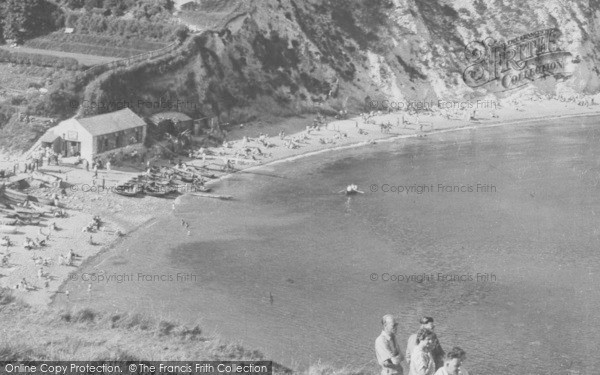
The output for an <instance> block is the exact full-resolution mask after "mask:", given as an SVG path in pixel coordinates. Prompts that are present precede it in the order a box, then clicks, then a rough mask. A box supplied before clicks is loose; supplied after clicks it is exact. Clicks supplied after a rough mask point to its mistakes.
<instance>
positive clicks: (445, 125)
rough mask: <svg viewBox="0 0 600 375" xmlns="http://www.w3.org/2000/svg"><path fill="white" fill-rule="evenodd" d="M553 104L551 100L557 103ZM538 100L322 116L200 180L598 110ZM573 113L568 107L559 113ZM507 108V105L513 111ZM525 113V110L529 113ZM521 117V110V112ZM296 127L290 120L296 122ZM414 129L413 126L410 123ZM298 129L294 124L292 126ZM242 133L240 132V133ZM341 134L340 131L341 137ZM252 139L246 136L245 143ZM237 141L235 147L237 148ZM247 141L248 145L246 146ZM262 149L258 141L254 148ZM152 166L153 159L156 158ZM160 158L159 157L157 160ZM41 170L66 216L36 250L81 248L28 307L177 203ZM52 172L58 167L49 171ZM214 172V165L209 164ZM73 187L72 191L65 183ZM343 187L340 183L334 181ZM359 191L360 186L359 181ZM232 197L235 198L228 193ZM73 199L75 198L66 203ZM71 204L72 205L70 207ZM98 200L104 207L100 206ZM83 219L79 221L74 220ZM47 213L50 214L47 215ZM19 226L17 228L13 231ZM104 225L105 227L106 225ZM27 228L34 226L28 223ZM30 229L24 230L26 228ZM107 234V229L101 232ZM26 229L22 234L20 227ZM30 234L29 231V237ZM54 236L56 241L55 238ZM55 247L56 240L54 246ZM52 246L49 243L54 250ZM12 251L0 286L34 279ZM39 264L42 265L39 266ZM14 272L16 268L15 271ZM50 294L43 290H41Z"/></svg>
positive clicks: (114, 176) (49, 300) (227, 151)
mask: <svg viewBox="0 0 600 375" xmlns="http://www.w3.org/2000/svg"><path fill="white" fill-rule="evenodd" d="M557 102H558V101H557ZM532 103H536V104H539V107H540V108H538V109H539V110H534V109H531V110H528V111H524V112H517V113H510V111H511V110H512V108H502V109H501V110H499V111H497V112H498V113H499V114H500V118H493V117H489V118H482V119H478V120H476V121H468V120H448V119H444V118H441V116H435V115H434V116H427V117H426V118H425V120H429V121H427V122H425V121H423V122H422V124H426V125H423V127H425V126H427V128H428V129H425V130H424V131H423V132H421V131H420V129H418V128H416V127H414V126H415V124H414V123H413V124H412V126H411V127H410V128H409V127H407V126H405V127H403V128H397V127H393V128H392V130H395V131H396V132H390V133H383V132H380V125H379V124H380V123H384V122H386V121H387V122H389V123H392V121H394V120H395V121H396V122H397V123H400V117H401V116H402V113H388V114H380V115H375V116H373V117H372V119H373V121H372V123H367V122H365V121H364V119H363V118H361V117H354V118H350V119H345V120H336V121H331V122H327V124H326V127H325V128H324V129H321V130H320V131H317V132H314V133H313V132H310V133H309V134H307V132H306V130H302V131H298V132H294V133H292V134H290V135H289V136H287V137H286V139H289V138H290V137H294V138H298V139H299V138H300V136H304V137H305V140H308V141H309V142H306V143H303V144H302V145H301V146H300V147H298V148H292V149H290V148H286V147H284V146H282V145H281V144H282V143H283V142H284V140H283V139H280V137H278V136H271V137H265V138H264V141H266V142H267V143H271V144H273V145H275V146H274V147H272V148H265V150H267V152H269V154H266V152H265V154H264V155H261V156H264V157H263V158H262V159H260V160H248V162H250V163H251V164H253V165H240V164H239V162H240V160H239V159H237V161H236V170H235V171H233V172H224V171H223V172H216V173H218V174H219V176H218V177H217V178H215V179H213V180H210V181H207V182H206V185H207V186H212V185H215V184H217V183H218V182H220V181H223V180H226V179H229V178H231V177H232V176H234V175H235V174H236V173H243V172H251V171H255V170H259V169H260V168H265V167H269V166H271V165H276V164H280V163H285V162H291V161H294V160H298V159H300V158H306V157H311V156H315V155H319V154H321V153H325V152H331V151H340V150H345V149H351V148H356V147H363V146H367V145H371V144H377V143H384V142H385V143H390V142H395V141H397V140H399V139H406V138H417V137H427V136H428V135H433V134H442V133H447V132H453V131H462V130H476V129H478V128H482V129H483V128H490V127H498V126H510V125H518V124H523V123H530V122H536V121H544V120H556V119H560V118H576V117H589V116H600V108H598V109H596V110H594V107H581V106H577V105H575V104H574V103H573V104H571V103H568V104H565V107H570V108H567V109H568V110H567V111H565V110H564V109H563V108H557V106H554V107H552V106H551V105H552V100H547V101H537V102H532ZM569 111H573V113H566V114H565V112H569ZM513 112H514V111H513ZM532 114H533V116H532ZM528 115H529V116H528ZM289 121H292V122H293V121H296V122H302V123H307V122H310V120H309V119H299V118H293V119H290V120H289ZM298 126H299V125H298V124H296V127H298ZM416 126H419V122H417V123H416ZM413 127H414V128H413ZM270 129H271V130H277V127H276V126H271V127H270ZM300 129H301V128H300ZM357 129H360V131H364V132H365V133H366V134H364V133H359V132H358V131H357ZM250 131H256V129H243V130H241V131H233V132H232V133H233V136H234V137H235V136H237V137H238V138H243V137H244V136H247V135H246V134H247V133H249V132H250ZM244 133H246V134H244ZM336 134H338V135H340V136H339V137H338V138H336V139H335V140H334V141H333V143H326V144H322V143H319V142H315V140H316V138H318V137H319V136H322V137H325V136H332V135H336ZM341 134H345V136H342V135H341ZM252 142H255V143H258V141H255V140H254V141H250V143H252ZM228 143H230V144H231V147H228V148H225V147H214V148H210V149H209V150H211V151H212V152H214V153H218V156H216V157H215V158H214V159H213V160H211V162H210V163H203V162H202V160H201V159H200V160H199V159H189V158H186V161H185V162H186V163H189V164H191V165H194V166H200V165H202V164H211V165H213V166H215V165H216V167H217V168H218V167H222V166H223V165H224V164H225V162H224V161H223V160H221V158H224V159H226V158H228V157H231V156H232V153H234V152H236V151H238V150H239V149H240V148H241V147H245V145H247V142H244V141H243V140H241V139H238V140H235V141H231V142H228ZM237 146H240V147H237ZM252 147H255V146H254V145H253V146H252ZM261 147H262V146H261ZM157 164H158V163H157ZM164 164H166V163H164ZM45 170H47V171H50V172H55V174H56V173H58V174H60V175H62V176H63V177H64V179H65V180H66V179H67V178H68V183H69V184H71V187H70V189H69V190H70V191H69V193H70V194H69V195H68V196H67V198H66V199H65V200H66V201H67V203H66V206H67V207H68V208H67V212H68V213H69V217H68V218H67V219H66V222H63V220H65V219H58V220H57V225H58V226H59V227H62V228H63V230H64V231H65V232H70V233H71V237H67V238H66V239H65V238H60V239H59V240H58V241H57V243H55V241H53V242H52V246H51V247H50V248H52V249H51V250H50V251H49V250H48V249H49V247H47V248H45V249H42V250H44V254H43V255H44V256H45V255H47V254H49V253H51V256H52V257H54V258H53V259H55V258H56V257H57V254H62V253H64V252H65V251H67V249H68V248H76V249H77V250H76V251H75V252H76V253H77V254H80V253H81V255H82V256H81V262H78V265H77V266H76V267H74V268H71V269H68V270H67V269H64V268H62V269H61V268H58V269H57V268H56V267H55V266H53V265H51V266H49V267H47V269H48V271H49V272H48V273H49V274H50V272H52V275H50V276H51V278H52V279H51V280H50V284H51V285H50V287H49V288H38V290H34V291H31V292H26V293H25V294H22V295H21V299H22V300H23V301H24V302H26V303H28V304H31V305H38V306H45V307H50V306H53V305H54V304H55V302H56V297H57V296H58V294H60V293H65V290H66V286H67V284H68V281H69V280H70V279H69V277H70V275H71V274H73V273H77V272H78V271H79V270H81V269H83V268H85V267H89V265H90V264H91V263H93V262H94V261H95V260H96V259H98V257H99V256H101V255H102V254H105V253H106V252H108V251H112V250H114V249H116V248H118V246H119V245H120V244H121V243H122V241H123V240H124V237H119V236H115V235H114V233H116V232H117V231H123V232H124V233H125V235H129V234H131V233H134V232H136V231H138V230H140V229H142V228H144V227H145V226H146V225H148V224H149V223H150V222H151V221H152V220H155V219H156V218H157V217H158V216H160V215H166V214H169V213H170V212H171V211H172V210H171V207H170V206H171V205H176V204H179V203H180V199H179V198H177V199H175V200H167V201H166V202H163V201H162V199H161V198H152V197H145V198H127V197H122V196H118V195H116V194H113V193H112V192H111V191H110V189H109V188H110V187H111V186H114V185H116V184H118V183H119V182H120V181H122V180H123V179H124V178H128V177H131V176H134V175H138V174H140V172H122V171H118V170H117V171H106V170H101V171H99V175H100V177H101V178H103V179H104V180H105V181H108V184H107V185H108V186H107V189H108V190H106V192H103V193H99V192H98V193H96V194H94V193H90V192H85V191H81V190H82V189H77V187H79V188H81V187H82V186H85V183H86V182H89V179H90V172H86V171H84V170H81V169H79V168H75V167H73V168H70V167H66V166H61V167H54V166H53V167H47V168H45ZM57 170H58V172H57ZM213 170H215V171H217V170H218V169H213ZM73 187H75V189H74V188H73ZM341 188H343V187H341ZM359 189H360V187H359ZM234 198H235V197H234ZM74 201H75V202H74ZM74 203H77V204H78V205H74ZM102 206H104V207H102ZM94 215H100V216H101V218H102V220H103V222H105V223H106V224H105V226H104V228H103V230H101V231H98V234H94V242H95V243H96V244H95V245H94V246H92V245H87V244H85V245H83V246H82V243H85V237H87V236H89V233H85V234H82V233H79V234H78V233H77V232H80V231H79V229H80V226H81V224H82V223H84V222H87V221H89V219H90V218H91V217H92V216H94ZM82 218H83V220H82ZM52 220H53V219H50V221H52ZM20 228H22V227H19V229H20ZM108 228H109V229H110V231H109V230H107V229H108ZM27 229H37V228H36V227H33V228H30V227H27ZM29 232H31V231H29ZM109 232H112V234H111V233H109ZM25 234H27V232H26V233H25ZM33 237H35V236H33ZM61 239H62V241H61ZM21 241H22V238H19V239H18V240H17V241H13V242H16V243H20V242H21ZM54 245H56V246H54ZM55 247H56V248H55ZM17 251H21V253H20V254H19V255H20V256H19V257H17V261H18V262H20V263H18V264H16V265H15V267H12V268H11V269H10V270H9V271H10V273H11V275H8V276H10V277H6V276H7V275H4V276H5V277H2V278H1V279H0V285H2V286H3V287H10V286H11V285H14V283H15V280H18V279H20V278H21V277H28V278H29V279H35V275H36V269H37V268H38V266H37V265H35V266H33V267H30V266H29V264H30V263H28V265H26V264H25V263H27V258H28V256H29V253H31V251H29V252H25V251H24V250H16V249H15V252H13V254H15V253H16V252H17ZM45 268H46V267H45ZM5 270H6V268H0V273H2V274H5V272H4V271H5ZM15 271H16V272H15ZM48 294H50V295H48Z"/></svg>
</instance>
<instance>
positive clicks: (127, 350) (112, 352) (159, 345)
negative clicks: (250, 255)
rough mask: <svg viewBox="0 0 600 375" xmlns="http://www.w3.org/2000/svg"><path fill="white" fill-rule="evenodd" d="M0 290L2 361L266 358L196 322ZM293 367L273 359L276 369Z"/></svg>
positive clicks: (283, 371) (0, 358)
mask: <svg viewBox="0 0 600 375" xmlns="http://www.w3.org/2000/svg"><path fill="white" fill-rule="evenodd" d="M1 293H2V294H1V295H0V322H2V329H1V330H2V334H1V335H0V337H2V339H0V361H27V360H81V361H91V360H111V361H136V360H173V361H176V360H194V361H200V360H268V358H265V357H264V355H263V354H261V353H260V352H258V351H251V350H247V349H244V348H243V347H242V346H241V345H239V344H236V343H226V342H224V341H223V340H221V339H220V338H218V337H214V336H207V335H205V334H204V333H203V332H202V329H201V328H200V327H199V326H197V325H194V326H186V325H182V324H178V323H174V322H168V321H163V320H153V319H149V318H147V317H144V316H142V315H137V314H128V313H114V314H101V313H97V312H95V311H92V310H90V309H82V310H78V311H66V310H61V311H59V310H53V309H52V308H50V309H49V310H40V309H37V308H33V307H30V306H27V305H25V304H23V303H21V302H19V301H16V300H15V298H14V297H13V296H12V294H11V292H10V291H6V290H5V291H2V292H1ZM290 372H291V371H290V370H289V369H287V368H285V367H283V366H280V365H276V364H274V373H278V374H283V373H290Z"/></svg>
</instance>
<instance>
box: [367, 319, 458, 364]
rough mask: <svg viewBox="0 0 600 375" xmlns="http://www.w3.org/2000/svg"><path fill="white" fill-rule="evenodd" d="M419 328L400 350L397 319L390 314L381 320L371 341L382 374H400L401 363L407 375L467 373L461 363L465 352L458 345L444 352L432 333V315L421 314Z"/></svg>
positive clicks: (433, 326)
mask: <svg viewBox="0 0 600 375" xmlns="http://www.w3.org/2000/svg"><path fill="white" fill-rule="evenodd" d="M419 323H420V324H421V326H420V328H419V330H418V331H417V332H416V333H414V334H412V335H410V337H409V338H408V342H407V344H406V351H405V352H403V351H402V349H401V348H400V346H399V345H398V342H397V341H396V333H397V329H398V322H397V321H396V318H395V317H394V316H393V315H385V316H384V317H383V318H382V319H381V324H382V325H383V331H382V332H381V334H380V335H379V337H377V339H376V340H375V353H376V356H377V362H378V363H379V365H380V366H381V374H382V375H403V374H404V369H403V363H404V362H405V363H406V365H407V367H408V369H409V371H408V375H468V372H467V370H465V368H464V367H463V366H462V364H463V362H464V361H465V359H466V352H465V351H464V350H463V349H461V348H460V347H458V346H455V347H453V348H452V349H451V350H450V351H448V352H447V353H445V352H444V350H443V349H442V346H441V345H440V342H439V341H438V338H437V335H436V334H435V333H434V328H435V325H434V324H433V318H431V317H427V316H426V317H422V318H421V319H420V320H419Z"/></svg>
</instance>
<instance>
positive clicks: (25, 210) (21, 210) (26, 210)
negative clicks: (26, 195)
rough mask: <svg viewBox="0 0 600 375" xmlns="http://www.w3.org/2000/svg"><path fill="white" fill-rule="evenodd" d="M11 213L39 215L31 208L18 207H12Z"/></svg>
mask: <svg viewBox="0 0 600 375" xmlns="http://www.w3.org/2000/svg"><path fill="white" fill-rule="evenodd" d="M13 211H14V212H16V213H18V214H37V213H39V211H38V210H35V209H33V208H28V207H20V206H14V207H13Z"/></svg>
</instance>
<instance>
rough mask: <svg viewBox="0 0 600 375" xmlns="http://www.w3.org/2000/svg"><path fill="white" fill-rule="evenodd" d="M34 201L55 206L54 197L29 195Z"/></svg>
mask: <svg viewBox="0 0 600 375" xmlns="http://www.w3.org/2000/svg"><path fill="white" fill-rule="evenodd" d="M29 198H30V200H31V201H32V202H37V203H41V204H46V205H48V206H54V199H50V198H44V197H33V196H30V197H29Z"/></svg>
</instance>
